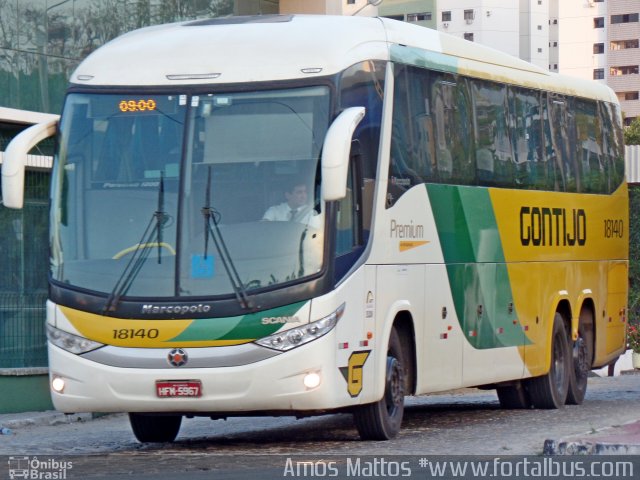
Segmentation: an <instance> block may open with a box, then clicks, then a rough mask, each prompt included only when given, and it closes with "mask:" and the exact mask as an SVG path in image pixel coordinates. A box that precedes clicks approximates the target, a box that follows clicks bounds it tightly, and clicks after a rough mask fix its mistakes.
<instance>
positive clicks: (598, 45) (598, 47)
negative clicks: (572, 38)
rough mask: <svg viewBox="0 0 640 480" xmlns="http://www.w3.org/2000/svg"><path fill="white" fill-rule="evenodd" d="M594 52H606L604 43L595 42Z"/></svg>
mask: <svg viewBox="0 0 640 480" xmlns="http://www.w3.org/2000/svg"><path fill="white" fill-rule="evenodd" d="M593 53H594V54H599V53H604V43H594V44H593Z"/></svg>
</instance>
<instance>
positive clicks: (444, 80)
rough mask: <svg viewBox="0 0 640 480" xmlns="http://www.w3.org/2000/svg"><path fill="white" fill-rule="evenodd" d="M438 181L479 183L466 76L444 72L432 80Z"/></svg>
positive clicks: (471, 111) (467, 183) (465, 183)
mask: <svg viewBox="0 0 640 480" xmlns="http://www.w3.org/2000/svg"><path fill="white" fill-rule="evenodd" d="M431 98H432V104H433V117H434V118H435V139H436V157H437V160H436V163H437V172H438V173H437V175H438V182H442V183H455V184H459V185H473V184H475V183H476V172H475V151H473V149H472V144H473V128H472V123H471V120H472V117H473V110H472V108H471V99H470V94H469V90H468V87H467V80H466V79H465V78H463V77H461V76H455V75H451V74H441V75H439V76H438V77H437V79H436V80H435V81H434V82H433V83H432V86H431Z"/></svg>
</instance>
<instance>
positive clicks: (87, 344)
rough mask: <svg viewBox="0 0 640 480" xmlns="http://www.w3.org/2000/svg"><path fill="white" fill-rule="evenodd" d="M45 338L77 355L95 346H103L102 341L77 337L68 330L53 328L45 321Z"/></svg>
mask: <svg viewBox="0 0 640 480" xmlns="http://www.w3.org/2000/svg"><path fill="white" fill-rule="evenodd" d="M47 338H48V339H49V341H50V342H51V343H53V344H54V345H55V346H56V347H60V348H62V349H63V350H66V351H68V352H71V353H75V354H76V355H79V354H81V353H87V352H90V351H91V350H95V349H96V348H100V347H102V346H103V344H102V343H98V342H94V341H93V340H89V339H88V338H84V337H79V336H78V335H74V334H72V333H69V332H63V331H62V330H60V329H58V328H55V327H53V326H51V325H49V324H48V323H47Z"/></svg>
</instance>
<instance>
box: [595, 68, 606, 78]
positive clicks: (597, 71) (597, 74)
mask: <svg viewBox="0 0 640 480" xmlns="http://www.w3.org/2000/svg"><path fill="white" fill-rule="evenodd" d="M593 79H594V80H604V68H596V69H594V70H593Z"/></svg>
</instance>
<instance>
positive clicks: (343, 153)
mask: <svg viewBox="0 0 640 480" xmlns="http://www.w3.org/2000/svg"><path fill="white" fill-rule="evenodd" d="M364 114H365V108H364V107H350V108H347V109H346V110H344V111H343V112H342V113H341V114H340V115H338V118H336V119H335V120H334V121H333V123H332V124H331V126H330V127H329V130H328V131H327V136H326V137H325V139H324V146H323V147H322V197H323V198H324V200H325V201H326V202H331V201H333V200H340V199H342V198H344V197H345V196H346V195H347V172H348V170H349V152H350V150H351V139H352V137H353V132H354V131H355V129H356V127H357V126H358V124H359V123H360V122H361V121H362V119H363V118H364Z"/></svg>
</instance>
